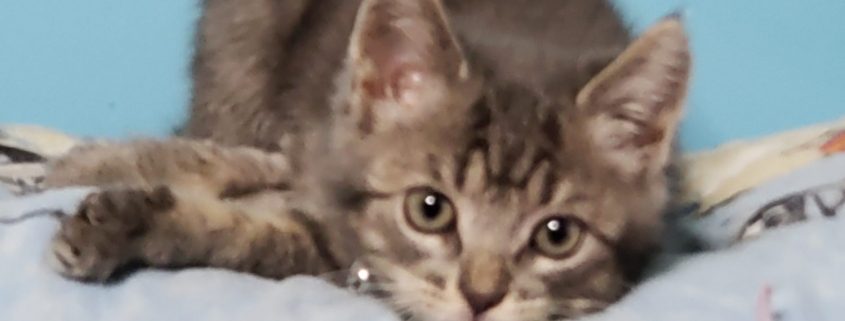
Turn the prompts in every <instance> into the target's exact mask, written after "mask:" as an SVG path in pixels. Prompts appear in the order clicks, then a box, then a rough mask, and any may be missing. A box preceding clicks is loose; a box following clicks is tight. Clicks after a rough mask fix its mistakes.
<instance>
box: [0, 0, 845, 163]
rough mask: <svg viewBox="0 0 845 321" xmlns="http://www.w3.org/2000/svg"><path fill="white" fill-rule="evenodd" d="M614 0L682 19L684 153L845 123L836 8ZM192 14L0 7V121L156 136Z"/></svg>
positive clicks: (30, 1) (171, 112)
mask: <svg viewBox="0 0 845 321" xmlns="http://www.w3.org/2000/svg"><path fill="white" fill-rule="evenodd" d="M617 2H618V3H619V6H620V8H622V9H623V10H624V12H625V13H626V14H627V16H628V17H629V19H630V21H631V22H632V24H633V25H634V26H635V27H636V28H638V30H641V29H642V28H643V27H645V26H647V25H648V24H650V23H652V22H654V21H655V20H657V19H658V18H659V17H661V16H662V15H664V14H666V13H668V12H671V11H676V10H678V9H681V10H682V11H683V12H684V13H685V14H686V16H687V21H688V24H689V26H690V32H691V34H692V37H693V47H694V50H695V54H696V57H695V59H696V73H695V79H694V87H693V92H692V97H691V101H690V109H689V112H688V114H687V119H688V121H687V123H686V127H685V128H684V133H683V135H684V143H685V145H686V146H687V147H688V148H691V149H701V148H709V147H713V146H715V145H716V144H719V143H721V142H724V141H726V140H729V139H733V138H739V137H753V136H759V135H763V134H768V133H771V132H774V131H777V130H783V129H788V128H794V127H798V126H803V125H806V124H811V123H814V122H819V121H824V120H829V119H833V118H838V117H842V116H845V1H843V0H699V1H692V0H690V1H678V0H618V1H617ZM196 14H197V13H196V7H195V3H194V2H193V1H189V0H143V1H129V0H123V1H118V0H80V1H67V0H0V123H4V122H18V123H20V122H24V123H37V124H42V125H47V126H52V127H56V128H59V129H62V130H65V131H68V132H71V133H74V134H79V135H86V136H110V137H125V136H127V135H165V134H166V133H167V132H168V131H169V130H170V129H171V128H172V127H173V126H175V125H176V124H177V123H178V121H179V120H180V119H181V118H182V117H183V115H184V111H185V107H184V106H185V105H186V103H187V100H188V91H189V84H188V78H187V71H188V69H187V68H188V67H187V66H188V59H189V56H190V47H191V27H192V24H193V22H194V20H195V19H196Z"/></svg>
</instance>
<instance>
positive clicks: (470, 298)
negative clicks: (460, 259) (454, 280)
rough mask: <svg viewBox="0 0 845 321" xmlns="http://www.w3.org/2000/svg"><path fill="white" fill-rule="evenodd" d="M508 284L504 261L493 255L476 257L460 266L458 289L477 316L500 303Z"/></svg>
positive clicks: (507, 272)
mask: <svg viewBox="0 0 845 321" xmlns="http://www.w3.org/2000/svg"><path fill="white" fill-rule="evenodd" d="M510 283H511V275H510V272H509V271H508V268H507V266H505V262H504V260H502V259H501V258H499V257H497V256H493V255H476V256H473V257H469V258H468V259H467V260H466V261H464V264H462V265H461V275H460V279H459V281H458V288H459V289H460V291H461V293H462V294H463V295H464V298H465V299H466V301H467V303H468V304H469V306H470V308H472V312H473V314H475V315H476V316H477V315H480V314H482V313H484V312H485V311H487V310H489V309H490V308H492V307H494V306H496V305H498V304H499V303H500V302H502V300H503V299H504V298H505V295H506V294H507V293H508V288H509V287H510Z"/></svg>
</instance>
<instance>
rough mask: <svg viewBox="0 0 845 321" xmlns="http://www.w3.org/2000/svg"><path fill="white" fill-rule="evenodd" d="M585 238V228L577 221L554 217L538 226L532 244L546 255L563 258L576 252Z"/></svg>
mask: <svg viewBox="0 0 845 321" xmlns="http://www.w3.org/2000/svg"><path fill="white" fill-rule="evenodd" d="M583 238H584V229H583V228H582V227H581V225H580V224H578V222H577V221H574V220H572V219H569V218H565V217H553V218H550V219H548V220H546V221H543V223H541V224H540V225H538V226H537V228H536V229H535V230H534V235H533V236H532V238H531V244H532V246H534V248H535V249H536V250H537V251H538V252H540V253H541V254H543V255H545V256H548V257H550V258H554V259H563V258H566V257H569V256H570V255H572V254H574V253H575V250H577V249H578V247H579V246H580V245H581V241H582V240H583Z"/></svg>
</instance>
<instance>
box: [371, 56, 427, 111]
mask: <svg viewBox="0 0 845 321" xmlns="http://www.w3.org/2000/svg"><path fill="white" fill-rule="evenodd" d="M428 78H430V73H428V72H426V71H424V68H421V67H420V66H418V65H417V64H414V63H402V64H396V65H395V66H391V65H389V64H388V65H383V66H381V67H380V69H379V72H377V73H374V74H371V76H370V77H368V78H366V79H364V80H363V83H362V87H363V89H364V90H365V91H366V93H367V96H368V97H369V98H371V99H391V100H393V101H395V102H397V103H399V104H402V105H406V106H407V105H412V104H416V103H418V102H419V101H420V100H421V99H422V95H423V92H424V90H425V86H426V84H425V82H426V80H430V79H428Z"/></svg>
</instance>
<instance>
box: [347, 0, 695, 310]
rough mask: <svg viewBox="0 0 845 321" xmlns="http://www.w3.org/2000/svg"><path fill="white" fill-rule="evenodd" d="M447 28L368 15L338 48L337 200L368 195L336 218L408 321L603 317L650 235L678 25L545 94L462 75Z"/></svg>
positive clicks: (682, 66)
mask: <svg viewBox="0 0 845 321" xmlns="http://www.w3.org/2000/svg"><path fill="white" fill-rule="evenodd" d="M444 17H445V16H444V14H443V9H442V7H441V5H440V4H439V3H438V2H435V1H431V0H423V1H418V0H369V1H364V4H363V5H362V8H361V9H360V13H359V16H358V19H357V23H356V26H355V30H354V32H353V38H352V41H351V44H350V50H349V57H348V69H347V74H346V77H345V80H344V82H342V83H341V91H342V95H340V97H341V98H342V99H341V100H339V101H338V104H337V106H338V108H339V109H338V111H339V115H340V116H339V118H338V119H337V124H336V126H335V127H336V128H335V134H336V136H335V138H336V139H335V144H336V148H337V149H338V150H339V151H342V153H344V155H345V156H348V159H354V160H358V162H351V163H354V164H355V165H354V166H355V167H354V168H349V170H348V171H347V172H348V173H349V174H348V175H349V176H350V177H346V178H345V179H344V180H345V181H347V184H344V187H345V188H348V187H349V184H348V182H355V183H354V184H353V185H355V186H356V187H355V188H356V189H359V190H360V191H365V192H366V193H361V194H356V195H367V196H362V197H352V198H347V199H346V201H348V204H345V205H346V206H347V209H346V210H347V211H349V212H350V217H351V221H352V224H353V226H354V228H355V230H356V231H358V233H360V235H359V236H360V240H361V242H362V244H363V246H364V248H365V249H366V250H367V251H368V252H369V253H371V254H373V255H371V256H370V257H371V261H370V264H371V265H372V267H374V269H375V273H376V275H377V276H378V277H379V278H378V284H377V286H378V287H379V288H381V289H382V290H384V291H385V292H386V293H387V294H388V302H390V303H391V304H393V305H394V306H395V307H396V308H397V309H398V310H400V311H402V312H405V313H407V315H409V316H411V317H413V318H415V319H418V320H444V321H462V320H488V321H492V320H547V319H552V318H558V317H564V318H565V317H571V316H575V315H579V314H583V313H585V312H589V311H594V310H597V309H600V308H602V307H604V306H606V305H607V304H608V303H610V302H612V301H614V300H616V299H617V298H618V297H620V296H621V295H622V294H623V293H624V292H625V290H626V288H627V287H628V286H629V285H630V284H629V282H630V281H631V276H632V273H633V272H635V270H636V268H637V267H640V264H641V262H638V261H637V259H638V258H640V257H641V255H643V254H645V253H646V252H648V250H649V249H650V248H651V246H652V245H654V243H655V241H656V239H657V237H658V235H659V227H660V214H661V211H662V210H663V209H664V207H665V205H666V203H667V199H668V191H667V190H668V186H667V184H668V183H667V179H666V177H665V168H666V166H667V165H668V162H669V161H670V160H669V159H670V154H671V145H672V143H673V140H674V135H675V130H676V127H677V125H678V122H679V117H680V114H681V108H682V105H683V102H684V97H685V94H686V86H687V82H688V78H689V69H690V61H689V59H690V57H689V51H688V47H687V41H686V37H685V34H684V31H683V28H682V26H681V23H680V22H679V21H678V20H676V19H666V20H664V21H663V22H661V23H659V24H657V25H656V26H655V27H653V28H652V29H650V30H649V31H647V32H646V33H645V34H644V35H642V36H641V37H640V38H639V39H638V40H636V41H634V42H633V43H632V44H631V45H630V46H629V47H628V48H627V49H625V50H624V52H623V53H622V54H621V55H619V56H618V57H616V59H615V60H613V61H612V62H611V63H609V64H606V66H604V68H603V69H602V71H601V72H600V73H597V74H595V75H592V76H593V77H592V78H591V80H590V81H589V82H587V83H586V84H579V87H581V89H580V90H578V91H577V95H566V94H563V93H562V94H560V95H559V96H555V95H550V94H548V92H545V93H543V92H540V91H537V90H533V89H531V88H528V87H527V86H522V85H521V84H518V83H509V82H506V81H500V80H495V79H496V77H494V76H491V72H492V73H495V66H493V68H486V69H487V70H486V71H484V70H482V69H485V68H482V67H479V68H476V66H474V65H473V61H468V60H467V55H465V54H464V53H463V51H462V49H461V48H460V46H459V45H458V41H457V40H456V37H455V36H454V35H453V34H452V33H451V32H450V28H449V25H448V23H447V21H446V19H445V18H444ZM491 70H492V71H491ZM356 200H357V201H358V202H356Z"/></svg>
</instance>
